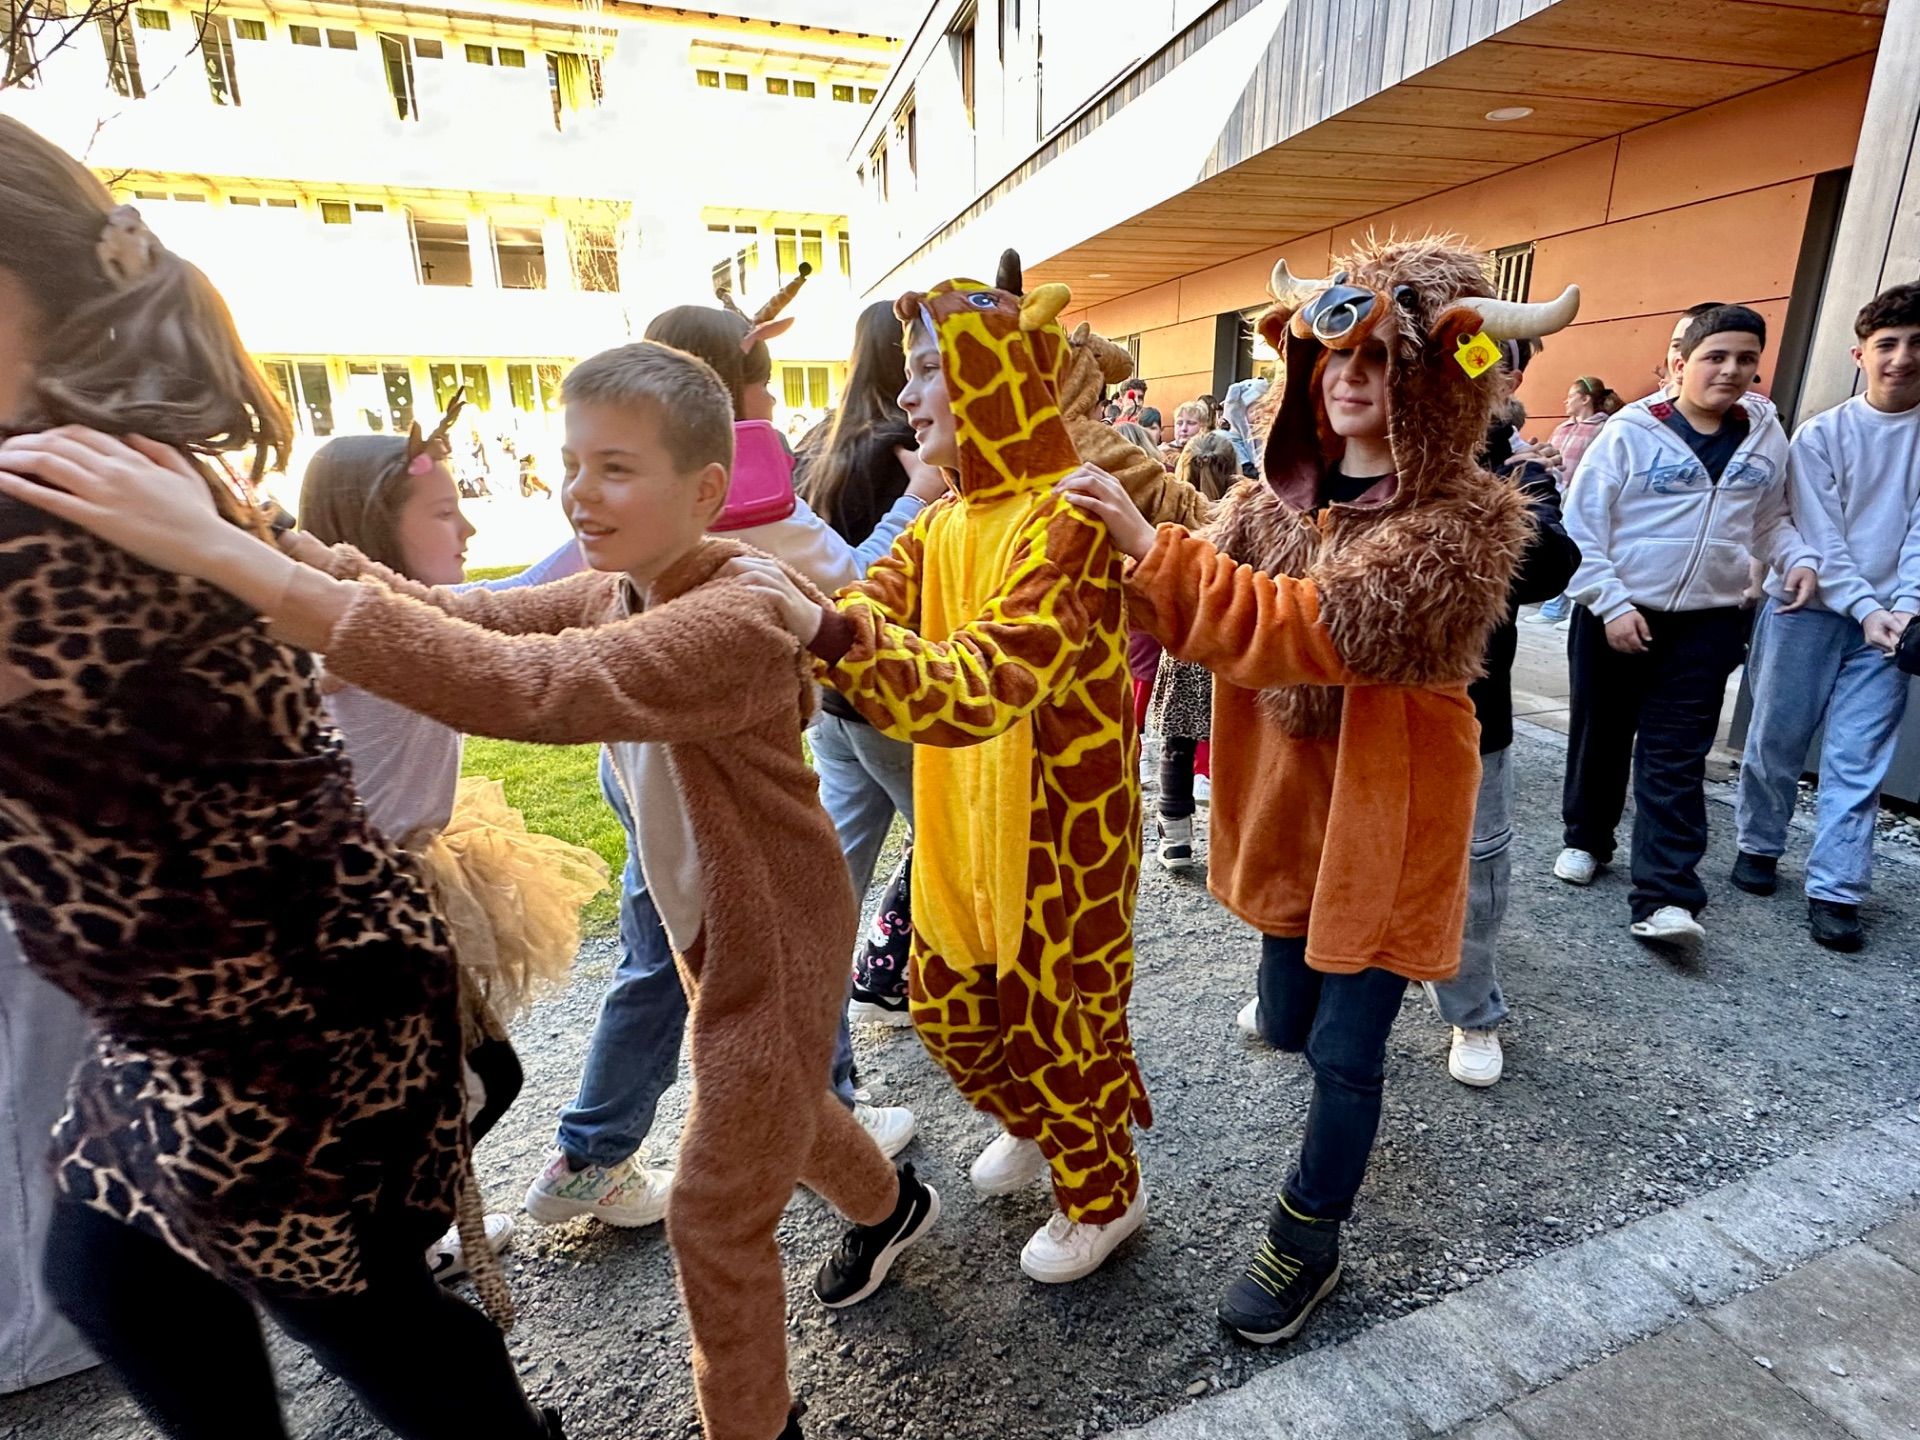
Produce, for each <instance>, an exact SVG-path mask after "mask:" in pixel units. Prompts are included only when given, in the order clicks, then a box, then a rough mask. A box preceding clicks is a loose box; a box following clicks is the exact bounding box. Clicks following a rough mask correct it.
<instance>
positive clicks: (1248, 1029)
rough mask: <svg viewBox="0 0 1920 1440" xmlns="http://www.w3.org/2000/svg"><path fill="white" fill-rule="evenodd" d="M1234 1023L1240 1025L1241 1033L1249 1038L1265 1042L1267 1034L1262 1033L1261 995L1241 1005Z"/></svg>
mask: <svg viewBox="0 0 1920 1440" xmlns="http://www.w3.org/2000/svg"><path fill="white" fill-rule="evenodd" d="M1233 1023H1234V1024H1236V1025H1238V1026H1239V1027H1240V1033H1241V1034H1242V1035H1244V1036H1246V1038H1247V1039H1249V1040H1259V1041H1262V1042H1264V1041H1265V1040H1266V1038H1267V1037H1266V1036H1265V1035H1263V1034H1261V1033H1260V997H1259V996H1258V995H1256V996H1254V997H1253V999H1251V1000H1249V1001H1247V1003H1246V1004H1244V1005H1242V1006H1241V1007H1240V1013H1239V1014H1238V1015H1236V1016H1234V1017H1233Z"/></svg>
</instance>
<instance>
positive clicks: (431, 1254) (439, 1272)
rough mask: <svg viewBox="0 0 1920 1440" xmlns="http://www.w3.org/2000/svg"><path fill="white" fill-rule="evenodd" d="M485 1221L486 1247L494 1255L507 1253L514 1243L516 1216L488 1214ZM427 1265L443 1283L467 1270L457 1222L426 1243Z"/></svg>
mask: <svg viewBox="0 0 1920 1440" xmlns="http://www.w3.org/2000/svg"><path fill="white" fill-rule="evenodd" d="M486 1224H487V1248H488V1249H489V1250H491V1251H493V1253H494V1254H495V1255H503V1254H505V1253H506V1250H507V1247H508V1246H509V1245H511V1244H513V1217H511V1216H509V1215H489V1216H487V1220H486ZM427 1268H428V1269H429V1270H431V1271H432V1272H433V1278H434V1279H436V1280H438V1281H439V1282H440V1283H441V1284H442V1285H446V1284H451V1283H452V1282H453V1281H455V1280H458V1279H459V1278H460V1277H461V1276H462V1275H464V1274H466V1273H467V1270H468V1268H469V1267H468V1265H467V1250H466V1247H465V1246H464V1245H462V1244H461V1243H460V1227H459V1226H458V1225H456V1226H454V1227H453V1228H452V1229H451V1230H449V1231H447V1233H446V1234H444V1235H442V1236H441V1237H440V1238H439V1239H438V1240H437V1241H435V1242H434V1243H433V1244H431V1245H429V1246H428V1247H427Z"/></svg>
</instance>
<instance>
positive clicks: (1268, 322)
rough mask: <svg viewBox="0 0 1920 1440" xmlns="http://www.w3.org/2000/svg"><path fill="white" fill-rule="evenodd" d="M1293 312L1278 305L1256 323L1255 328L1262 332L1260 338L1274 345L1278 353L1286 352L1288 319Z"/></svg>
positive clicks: (1275, 352)
mask: <svg viewBox="0 0 1920 1440" xmlns="http://www.w3.org/2000/svg"><path fill="white" fill-rule="evenodd" d="M1292 314H1293V312H1292V311H1291V310H1283V309H1281V308H1280V307H1279V306H1278V305H1276V306H1274V307H1273V308H1272V309H1271V310H1269V311H1267V313H1266V314H1264V315H1262V316H1261V317H1260V318H1259V320H1257V321H1256V322H1255V323H1254V328H1255V329H1256V330H1258V331H1259V332H1260V338H1261V339H1262V340H1264V341H1266V342H1267V344H1269V345H1271V346H1272V347H1273V351H1274V354H1276V355H1284V354H1285V353H1286V349H1287V321H1288V319H1289V318H1290V317H1291V316H1292Z"/></svg>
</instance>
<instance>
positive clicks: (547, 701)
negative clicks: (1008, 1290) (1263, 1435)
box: [327, 539, 899, 1440]
mask: <svg viewBox="0 0 1920 1440" xmlns="http://www.w3.org/2000/svg"><path fill="white" fill-rule="evenodd" d="M754 553H757V552H755V551H751V550H749V549H747V547H745V546H743V545H738V544H735V543H733V542H731V541H727V540H716V539H708V540H705V541H703V542H702V543H701V544H700V545H699V546H698V547H697V548H695V549H694V550H693V551H692V552H690V553H689V554H688V555H687V556H686V557H685V558H683V559H682V560H680V561H679V562H678V563H677V564H675V565H674V566H673V568H672V569H670V570H669V571H668V572H667V573H666V574H665V575H663V576H661V577H660V579H659V580H657V581H655V582H654V585H653V587H652V591H651V597H652V601H653V603H652V604H651V605H650V606H649V608H647V609H646V610H644V611H642V612H641V613H639V614H629V613H628V608H629V607H628V605H627V603H626V600H625V594H626V592H627V591H628V589H629V588H630V587H629V582H628V581H627V580H626V578H625V577H624V576H620V575H600V574H590V575H581V576H576V577H575V578H574V579H571V580H562V581H559V582H556V583H554V584H551V585H539V586H533V587H530V588H528V589H524V590H505V591H500V592H498V593H494V592H490V591H487V590H472V591H466V592H458V593H456V592H453V591H449V590H435V589H429V588H427V587H425V586H421V585H417V584H415V583H413V582H412V581H409V580H404V579H402V578H401V577H399V576H397V575H394V574H393V573H392V572H391V571H384V570H381V569H380V568H379V567H377V566H373V565H372V564H371V563H370V562H367V563H361V561H362V557H359V556H358V555H357V554H355V553H354V552H350V551H342V552H336V555H337V556H339V564H338V566H337V567H336V569H335V574H336V575H337V576H338V577H339V578H342V579H351V578H356V577H358V578H365V579H372V580H377V581H380V582H383V583H379V584H368V585H366V587H365V593H364V594H362V595H359V596H357V597H355V599H354V602H353V604H352V607H351V608H350V609H349V610H348V611H347V613H346V615H345V616H344V617H342V618H341V620H340V621H339V622H338V623H337V624H336V625H335V626H334V629H333V634H332V637H331V641H330V644H329V648H328V652H327V663H328V665H329V667H330V668H331V669H332V670H333V672H334V673H335V674H338V675H340V676H342V677H343V678H345V679H346V680H348V681H350V682H352V683H353V684H355V685H359V686H363V687H364V688H366V689H368V690H371V691H373V692H374V693H375V694H378V695H385V696H386V697H387V698H389V699H391V700H395V701H398V702H399V703H401V704H403V705H406V706H408V707H409V708H411V709H414V710H418V711H420V712H421V713H422V714H424V715H429V716H431V717H432V718H434V719H436V720H439V721H440V722H442V723H443V724H447V725H451V726H453V727H455V728H456V729H459V730H463V731H466V732H467V733H469V734H474V735H490V736H495V737H498V738H500V739H507V740H533V741H540V742H544V743H547V744H555V745H580V744H587V743H592V742H597V741H619V740H633V741H661V742H665V743H666V744H667V745H668V747H669V755H670V759H671V764H672V767H673V774H674V779H675V782H676V783H677V786H678V788H679V792H680V798H681V803H682V804H684V805H685V807H686V811H687V815H688V817H689V818H690V820H691V821H692V825H693V832H694V839H695V843H696V845H697V847H698V849H699V854H700V871H701V877H702V880H703V889H704V897H703V902H702V903H703V914H704V917H705V919H704V924H703V928H702V929H701V932H700V938H699V940H698V941H696V942H695V944H694V946H693V947H692V951H691V953H688V954H685V955H682V956H681V957H680V969H681V979H682V981H683V982H684V984H685V986H686V990H687V998H688V1001H689V1005H690V1007H691V1014H690V1016H689V1019H688V1023H687V1038H688V1045H689V1051H690V1055H691V1059H692V1065H693V1082H694V1089H693V1101H692V1106H691V1110H690V1113H689V1114H688V1117H687V1125H686V1131H685V1133H684V1135H683V1137H682V1139H681V1142H680V1164H679V1169H678V1171H677V1173H676V1175H675V1178H674V1186H673V1204H672V1207H671V1208H670V1210H669V1211H668V1213H667V1234H668V1237H669V1238H670V1239H671V1241H672V1243H673V1249H674V1256H675V1258H676V1259H677V1260H678V1262H679V1269H680V1289H681V1293H682V1294H683V1296H684V1297H685V1299H686V1305H687V1319H688V1324H689V1328H690V1329H691V1331H692V1334H693V1378H694V1385H695V1387H696V1389H697V1391H698V1396H699V1402H700V1416H701V1421H702V1423H703V1424H704V1426H705V1429H706V1433H707V1436H708V1440H774V1437H775V1436H777V1435H779V1434H780V1433H781V1431H782V1430H783V1429H784V1428H785V1426H786V1423H787V1412H788V1408H789V1406H790V1404H791V1402H792V1396H791V1394H790V1392H789V1390H788V1387H787V1364H786V1340H787V1328H786V1287H785V1285H784V1283H783V1280H782V1276H781V1269H780V1252H779V1249H778V1247H777V1246H776V1245H775V1243H774V1230H775V1227H776V1226H777V1225H778V1224H779V1221H780V1214H781V1211H782V1210H784V1209H785V1208H786V1204H787V1202H788V1200H789V1199H791V1198H792V1195H793V1187H794V1185H795V1184H796V1183H800V1182H804V1183H805V1184H806V1185H808V1186H809V1187H810V1188H812V1189H813V1190H814V1191H816V1192H817V1193H819V1194H820V1195H823V1196H825V1197H826V1199H827V1200H828V1201H829V1202H830V1203H832V1204H833V1205H835V1206H836V1207H837V1208H838V1209H839V1210H840V1211H841V1212H842V1213H843V1214H844V1215H846V1216H847V1218H848V1219H850V1220H853V1221H854V1222H856V1223H858V1224H866V1225H871V1224H877V1223H879V1222H880V1221H881V1220H884V1219H885V1218H886V1217H887V1216H888V1215H889V1214H891V1213H892V1211H893V1207H894V1204H895V1202H896V1201H897V1199H898V1198H899V1188H898V1183H897V1181H896V1179H895V1175H894V1169H893V1166H892V1164H891V1163H889V1162H888V1160H887V1159H886V1157H885V1156H883V1155H882V1154H881V1153H880V1150H879V1148H878V1146H876V1145H875V1144H874V1142H873V1139H872V1137H871V1136H869V1135H868V1134H867V1132H866V1131H865V1130H864V1129H862V1128H861V1126H860V1123H859V1122H858V1121H857V1120H855V1119H854V1118H853V1116H852V1115H851V1114H850V1113H849V1112H848V1111H847V1110H846V1108H845V1107H843V1106H842V1105H841V1104H840V1103H839V1102H838V1101H837V1100H835V1099H834V1098H833V1095H832V1093H831V1092H830V1091H829V1090H828V1088H827V1083H826V1082H827V1073H828V1071H829V1069H830V1068H831V1066H832V1061H833V1043H834V1033H835V1031H836V1029H837V1028H838V1014H839V1009H840V1007H841V1005H842V1004H844V1003H845V988H846V980H847V956H848V954H849V953H850V952H851V951H852V948H853V942H854V938H855V934H856V932H857V930H858V920H859V916H858V909H857V907H856V905H855V902H854V898H853V892H852V890H851V889H850V888H849V887H848V885H847V869H846V865H845V863H844V862H843V861H842V860H841V858H840V846H839V842H838V840H837V839H836V837H835V835H834V830H833V824H832V822H831V821H829V820H828V819H827V816H826V812H825V811H823V810H822V809H821V808H820V798H819V783H818V781H817V780H816V778H815V776H814V772H813V771H812V769H811V768H809V767H808V765H807V763H806V760H805V758H804V756H803V755H802V754H801V750H800V731H801V727H802V726H803V725H804V724H805V722H806V719H807V717H808V716H809V715H810V714H811V713H812V710H813V704H814V688H813V678H812V677H813V667H812V663H811V661H810V660H808V659H807V658H806V657H805V656H804V655H803V654H802V652H801V649H800V646H799V644H798V642H796V641H795V640H794V639H793V637H792V636H791V635H789V634H788V633H787V630H786V628H785V627H784V626H783V625H782V624H781V623H780V622H779V619H778V617H777V615H776V613H775V610H774V607H773V605H772V604H771V603H770V602H765V601H761V600H759V599H756V598H753V597H752V595H751V594H750V592H748V591H746V590H744V589H743V588H742V586H743V582H742V581H739V580H734V579H728V578H715V576H716V572H717V571H718V570H719V569H720V567H721V566H722V565H724V564H725V563H726V562H727V561H728V560H730V559H732V558H733V557H734V556H737V555H746V554H754ZM789 573H790V574H791V573H792V572H789ZM794 579H795V583H796V584H798V585H800V586H801V588H802V589H803V590H805V591H806V592H807V593H808V594H810V595H813V596H814V598H815V599H816V600H817V599H820V598H821V597H820V596H819V593H818V592H817V591H815V590H814V589H813V587H812V586H811V585H809V584H808V583H807V582H806V581H805V580H803V579H801V578H799V577H798V576H795V577H794ZM422 602H425V603H422ZM449 615H451V616H453V617H455V618H454V619H453V620H449V619H448V616H449ZM459 621H467V622H471V623H468V624H461V623H458V622H459ZM476 627H478V628H476Z"/></svg>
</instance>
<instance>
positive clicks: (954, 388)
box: [894, 279, 1080, 499]
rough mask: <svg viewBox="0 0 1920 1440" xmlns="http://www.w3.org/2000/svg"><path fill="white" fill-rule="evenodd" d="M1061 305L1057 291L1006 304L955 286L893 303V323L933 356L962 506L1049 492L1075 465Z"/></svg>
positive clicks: (986, 291)
mask: <svg viewBox="0 0 1920 1440" xmlns="http://www.w3.org/2000/svg"><path fill="white" fill-rule="evenodd" d="M1071 298H1072V293H1071V292H1070V291H1069V290H1068V289H1067V287H1066V286H1064V285H1042V286H1039V287H1038V288H1036V289H1035V290H1033V291H1032V292H1031V293H1030V294H1027V295H1016V294H1013V293H1011V292H1010V291H1006V290H999V289H995V288H994V287H993V286H991V285H988V284H986V283H985V282H983V281H979V280H960V279H956V280H943V281H941V282H940V283H939V284H938V285H935V286H934V287H933V288H932V289H930V290H925V291H921V290H910V291H908V292H907V293H906V294H905V295H902V296H901V297H900V299H899V300H898V301H896V302H895V304H894V313H895V314H896V315H898V316H899V317H900V322H901V323H902V324H903V325H905V326H907V327H908V329H909V330H911V329H912V328H913V327H914V326H915V325H924V326H926V327H927V328H928V329H929V330H931V331H932V333H933V337H934V340H935V342H936V343H937V344H938V345H939V347H940V361H941V365H942V368H943V369H944V370H945V372H946V379H947V396H948V399H949V400H950V401H951V403H952V406H953V418H954V425H955V437H954V438H955V441H956V444H957V447H958V449H959V452H960V471H959V479H958V484H959V489H960V494H961V496H962V498H963V499H973V498H990V497H993V496H998V495H1005V494H1012V493H1016V492H1018V491H1022V490H1046V489H1051V488H1052V486H1053V483H1054V482H1055V481H1056V480H1058V479H1060V477H1061V476H1063V475H1066V474H1067V473H1068V472H1069V471H1071V470H1073V469H1074V468H1075V467H1076V466H1078V465H1079V463H1080V457H1079V455H1078V453H1077V452H1076V451H1075V450H1074V446H1073V437H1072V436H1071V435H1069V434H1068V433H1067V426H1066V420H1065V417H1064V416H1062V414H1061V413H1060V372H1061V370H1062V369H1063V368H1064V366H1065V364H1066V359H1067V334H1066V331H1064V330H1062V329H1061V328H1060V321H1059V315H1060V312H1061V311H1062V310H1064V309H1065V308H1066V305H1067V301H1068V300H1069V299H1071Z"/></svg>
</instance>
